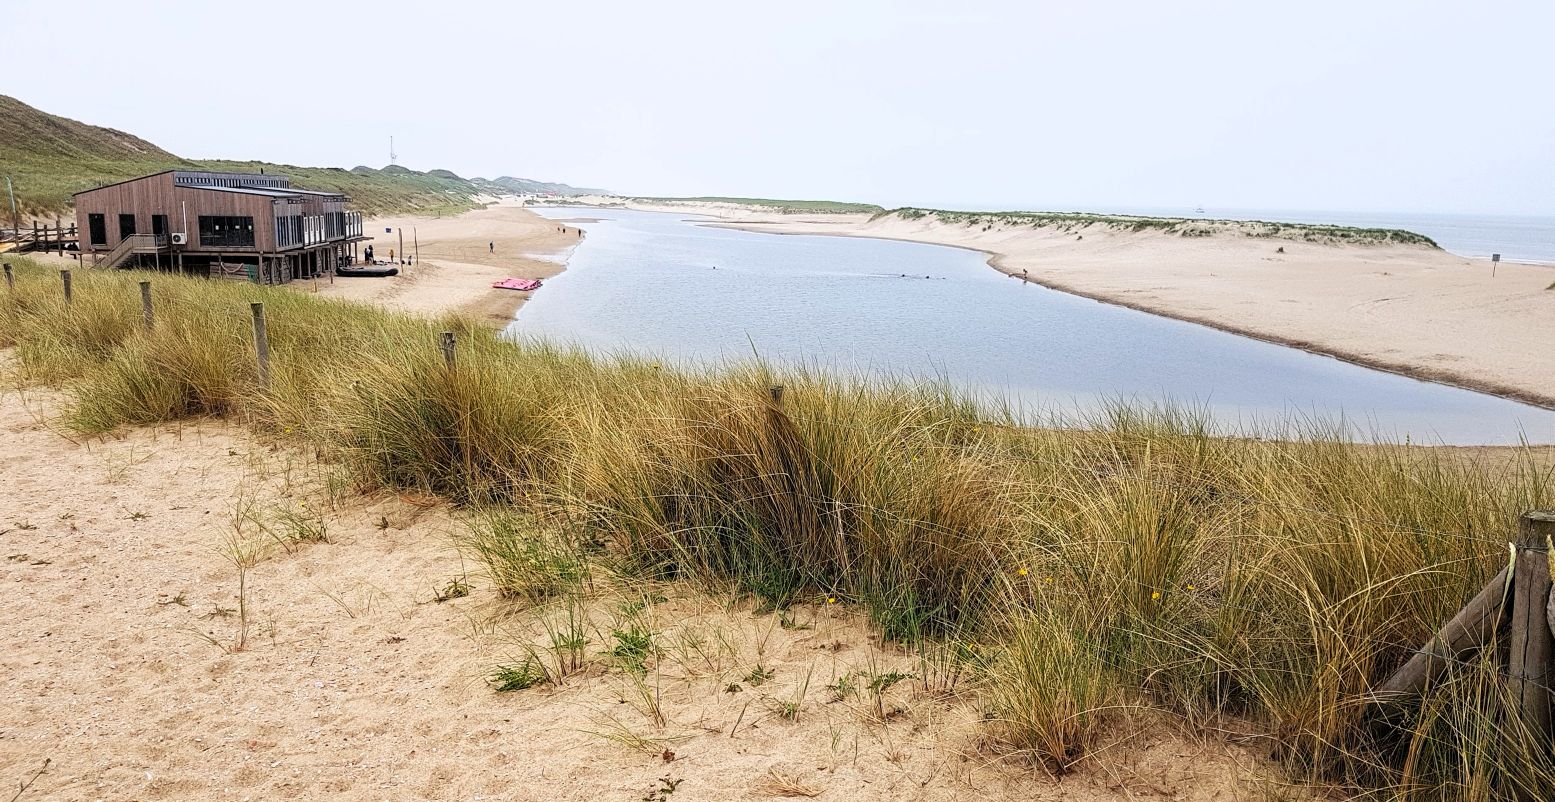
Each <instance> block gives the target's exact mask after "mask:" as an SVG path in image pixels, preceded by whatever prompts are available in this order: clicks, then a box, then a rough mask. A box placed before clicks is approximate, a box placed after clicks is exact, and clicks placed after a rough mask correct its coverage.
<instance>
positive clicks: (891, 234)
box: [632, 203, 1555, 407]
mask: <svg viewBox="0 0 1555 802" xmlns="http://www.w3.org/2000/svg"><path fill="white" fill-rule="evenodd" d="M632 205H633V206H634V207H635V208H646V209H667V210H673V211H678V212H682V213H684V212H688V211H692V212H698V213H702V214H708V215H711V216H714V217H718V218H721V219H723V220H724V221H725V222H726V223H727V224H730V225H732V226H734V227H737V228H741V229H745V230H750V231H766V232H773V233H788V234H830V235H837V236H855V237H880V238H886V239H901V240H910V241H914V242H927V243H935V244H941V245H952V246H957V247H962V248H971V249H974V250H979V251H983V252H986V253H988V254H989V255H990V264H991V265H993V266H994V267H995V268H997V269H999V270H1001V271H1003V272H1005V273H1007V274H1010V275H1012V276H1014V277H1017V278H1018V277H1021V276H1025V277H1026V278H1027V279H1028V280H1029V281H1031V282H1034V283H1038V284H1042V285H1045V286H1048V287H1052V288H1054V289H1058V290H1063V291H1065V292H1070V293H1074V294H1076V295H1083V296H1086V297H1089V298H1094V299H1097V300H1101V301H1106V302H1109V303H1115V304H1121V305H1124V306H1129V307H1133V308H1136V309H1141V310H1145V311H1148V312H1152V313H1155V314H1159V315H1164V316H1167V317H1173V318H1178V319H1181V320H1188V321H1192V322H1196V323H1201V324H1204V325H1208V326H1213V327H1215V328H1219V329H1224V330H1227V331H1232V332H1236V333H1239V334H1244V335H1247V336H1252V337H1257V338H1260V339H1264V340H1269V341H1271V342H1277V343H1281V344H1285V345H1292V346H1295V347H1299V348H1303V349H1306V350H1309V351H1314V352H1317V353H1323V354H1328V355H1332V356H1336V357H1339V358H1341V359H1345V360H1348V361H1351V362H1356V363H1359V364H1363V365H1367V366H1370V367H1374V368H1380V369H1384V370H1390V371H1394V372H1397V373H1403V374H1406V375H1409V376H1414V377H1417V378H1422V379H1429V380H1433V381H1439V382H1444V383H1448V384H1454V385H1458V386H1462V387H1467V388H1471V389H1476V390H1481V391H1485V392H1490V393H1495V394H1497V395H1503V396H1507V397H1510V398H1516V399H1520V400H1524V401H1529V402H1532V403H1536V404H1540V405H1542V406H1548V407H1555V349H1551V348H1550V345H1549V344H1550V342H1551V333H1550V322H1551V321H1552V320H1555V290H1550V289H1547V288H1548V287H1550V286H1551V284H1552V283H1555V266H1551V265H1533V264H1512V263H1505V262H1503V263H1502V264H1501V265H1500V266H1499V268H1498V269H1497V270H1496V271H1495V275H1494V276H1492V274H1491V265H1490V262H1489V261H1488V260H1476V259H1466V258H1463V257H1459V256H1454V255H1452V254H1450V253H1447V252H1446V251H1442V250H1435V249H1431V248H1428V247H1425V246H1368V245H1322V244H1314V243H1302V242H1291V241H1285V240H1272V239H1253V238H1245V237H1241V238H1239V237H1228V236H1215V237H1201V238H1184V237H1181V236H1177V235H1172V234H1165V233H1160V232H1120V231H1108V230H1106V229H1105V228H1102V227H1100V226H1093V227H1091V228H1088V229H1085V230H1083V231H1080V232H1062V231H1058V230H1056V229H1032V228H1030V227H1020V226H1008V225H1006V226H999V225H996V226H993V227H992V228H991V229H990V230H987V231H984V230H982V228H981V227H973V226H965V225H947V224H943V223H940V222H937V221H934V220H931V219H922V220H916V221H911V220H903V219H901V218H898V217H891V218H884V219H881V220H872V219H871V218H870V217H869V216H868V215H858V214H789V215H785V214H775V213H773V212H771V211H764V210H756V209H752V208H751V207H741V206H735V205H730V204H677V205H675V206H672V207H665V206H650V205H643V204H637V203H634V204H632ZM1080 236H1083V239H1080V238H1079V237H1080ZM1281 247H1283V248H1284V250H1285V252H1284V253H1278V252H1276V249H1277V248H1281ZM1020 288H1021V284H1020V282H1018V281H1013V282H1012V283H1011V291H1012V292H1016V291H1019V290H1020Z"/></svg>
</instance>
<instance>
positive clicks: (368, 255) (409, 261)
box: [362, 245, 416, 265]
mask: <svg viewBox="0 0 1555 802" xmlns="http://www.w3.org/2000/svg"><path fill="white" fill-rule="evenodd" d="M362 258H363V259H364V260H366V261H367V263H368V264H370V265H375V264H378V262H377V260H376V259H374V258H373V246H371V245H369V246H367V247H365V248H363V249H362ZM389 261H390V262H393V261H394V249H393V248H390V249H389ZM415 263H416V257H415V256H413V255H410V254H406V255H405V257H404V258H403V259H400V260H399V264H402V265H413V264H415Z"/></svg>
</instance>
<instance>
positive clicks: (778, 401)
mask: <svg viewBox="0 0 1555 802" xmlns="http://www.w3.org/2000/svg"><path fill="white" fill-rule="evenodd" d="M768 392H770V393H771V394H772V406H775V407H780V406H783V385H781V384H774V385H772V387H771V389H770V390H768Z"/></svg>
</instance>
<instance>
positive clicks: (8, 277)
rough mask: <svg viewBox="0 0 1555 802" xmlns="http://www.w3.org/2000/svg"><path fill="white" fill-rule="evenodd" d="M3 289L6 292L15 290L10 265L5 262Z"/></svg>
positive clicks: (14, 279)
mask: <svg viewBox="0 0 1555 802" xmlns="http://www.w3.org/2000/svg"><path fill="white" fill-rule="evenodd" d="M5 288H6V289H7V290H15V289H16V276H13V275H11V263H10V262H6V263H5Z"/></svg>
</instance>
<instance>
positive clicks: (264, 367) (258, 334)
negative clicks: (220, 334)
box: [248, 301, 270, 391]
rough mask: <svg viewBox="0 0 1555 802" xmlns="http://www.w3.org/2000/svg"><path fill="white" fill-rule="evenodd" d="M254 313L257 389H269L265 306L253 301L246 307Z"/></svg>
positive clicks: (268, 338) (268, 343)
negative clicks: (257, 360) (257, 365)
mask: <svg viewBox="0 0 1555 802" xmlns="http://www.w3.org/2000/svg"><path fill="white" fill-rule="evenodd" d="M248 307H249V309H251V310H253V312H254V351H255V353H257V354H258V355H259V388H260V389H261V390H265V391H268V390H269V389H270V337H269V335H268V333H267V332H266V331H265V305H264V304H263V303H261V302H259V301H255V302H253V303H251V304H249V305H248Z"/></svg>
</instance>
